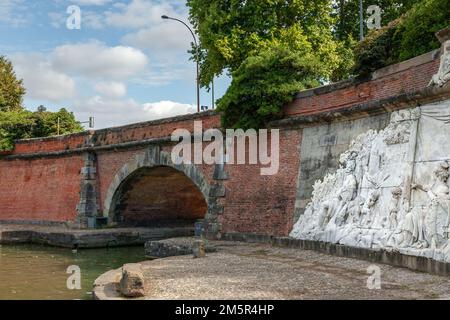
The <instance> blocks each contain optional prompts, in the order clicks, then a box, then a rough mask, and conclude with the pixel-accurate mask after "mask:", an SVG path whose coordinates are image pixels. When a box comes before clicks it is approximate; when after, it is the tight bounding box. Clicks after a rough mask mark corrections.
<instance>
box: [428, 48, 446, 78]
mask: <svg viewBox="0 0 450 320" xmlns="http://www.w3.org/2000/svg"><path fill="white" fill-rule="evenodd" d="M442 48H443V53H442V56H441V63H440V65H439V71H438V73H437V74H435V75H434V76H433V78H432V79H431V82H430V84H429V85H430V86H433V85H435V86H439V87H442V86H443V85H444V84H446V83H447V82H448V81H449V80H450V40H447V41H445V42H444V43H443V45H442Z"/></svg>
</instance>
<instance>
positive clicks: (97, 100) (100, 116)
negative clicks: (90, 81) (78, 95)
mask: <svg viewBox="0 0 450 320" xmlns="http://www.w3.org/2000/svg"><path fill="white" fill-rule="evenodd" d="M72 110H74V111H75V113H76V114H77V115H78V117H79V118H80V119H84V118H87V117H89V116H94V117H95V123H96V126H97V128H104V127H111V126H119V125H124V124H129V123H135V122H143V121H150V120H156V119H162V118H167V117H172V116H176V115H182V114H187V113H194V112H195V106H194V105H190V104H182V103H177V102H173V101H160V102H154V103H145V104H140V103H138V102H136V101H135V100H134V99H111V98H104V97H101V96H93V97H90V98H87V99H81V100H77V101H76V102H75V104H74V106H73V107H72Z"/></svg>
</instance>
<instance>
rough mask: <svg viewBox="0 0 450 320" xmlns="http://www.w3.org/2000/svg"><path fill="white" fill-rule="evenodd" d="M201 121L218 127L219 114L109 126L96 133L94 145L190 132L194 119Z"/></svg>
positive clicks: (205, 124)
mask: <svg viewBox="0 0 450 320" xmlns="http://www.w3.org/2000/svg"><path fill="white" fill-rule="evenodd" d="M196 120H197V121H200V120H201V121H202V123H203V127H204V128H219V127H220V116H219V115H218V114H215V115H207V116H202V117H201V118H198V119H188V120H180V121H175V122H159V121H155V123H154V124H152V123H149V124H145V123H144V124H138V125H130V126H125V127H118V128H111V129H104V130H99V131H97V133H96V140H95V144H96V145H110V144H117V143H123V142H130V141H139V140H145V139H152V138H165V137H168V136H170V135H171V134H172V132H174V131H175V130H176V129H179V128H182V129H187V130H189V131H191V132H193V130H194V121H196Z"/></svg>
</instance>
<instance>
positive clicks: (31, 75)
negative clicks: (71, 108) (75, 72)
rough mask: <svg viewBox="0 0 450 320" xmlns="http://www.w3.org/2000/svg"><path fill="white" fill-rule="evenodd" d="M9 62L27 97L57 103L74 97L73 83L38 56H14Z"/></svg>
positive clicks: (42, 57) (41, 56)
mask: <svg viewBox="0 0 450 320" xmlns="http://www.w3.org/2000/svg"><path fill="white" fill-rule="evenodd" d="M10 58H11V60H12V62H13V64H14V69H15V71H16V73H17V75H18V77H19V78H22V79H23V80H24V85H25V88H26V89H27V97H28V98H31V99H43V100H48V101H52V102H58V101H61V100H64V99H71V98H73V97H74V96H75V91H76V90H75V81H74V80H73V79H72V78H71V77H69V76H67V75H66V74H64V73H61V72H58V71H55V70H54V69H53V67H52V65H51V64H50V63H49V62H48V61H47V60H46V58H45V57H44V56H43V55H40V54H16V55H12V56H11V57H10Z"/></svg>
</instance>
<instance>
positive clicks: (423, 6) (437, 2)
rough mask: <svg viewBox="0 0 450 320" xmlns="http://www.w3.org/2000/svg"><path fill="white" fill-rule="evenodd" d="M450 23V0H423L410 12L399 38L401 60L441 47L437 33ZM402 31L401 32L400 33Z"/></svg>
mask: <svg viewBox="0 0 450 320" xmlns="http://www.w3.org/2000/svg"><path fill="white" fill-rule="evenodd" d="M449 25H450V0H422V1H421V2H420V3H419V4H418V5H416V6H414V8H413V9H412V10H411V11H410V12H408V14H407V17H406V19H405V21H404V23H402V25H401V27H402V30H400V31H399V34H398V35H397V38H398V39H399V40H398V42H399V44H400V48H401V49H399V60H406V59H410V58H413V57H416V56H418V55H421V54H423V53H426V52H428V51H430V50H433V49H436V48H439V46H440V44H439V41H438V40H437V38H436V37H435V35H434V34H435V33H436V32H437V31H439V30H442V29H444V28H445V27H448V26H449ZM400 33H401V34H400Z"/></svg>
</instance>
